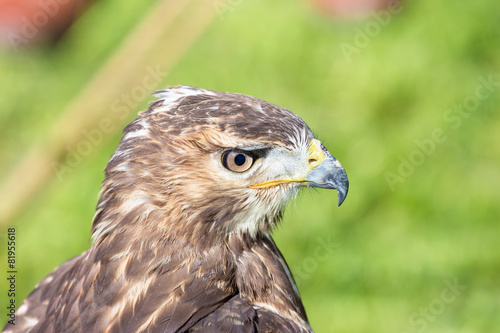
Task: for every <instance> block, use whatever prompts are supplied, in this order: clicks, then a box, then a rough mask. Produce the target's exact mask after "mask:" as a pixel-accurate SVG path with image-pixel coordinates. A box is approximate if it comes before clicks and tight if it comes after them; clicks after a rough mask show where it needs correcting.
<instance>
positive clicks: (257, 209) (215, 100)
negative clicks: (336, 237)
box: [93, 86, 348, 242]
mask: <svg viewBox="0 0 500 333" xmlns="http://www.w3.org/2000/svg"><path fill="white" fill-rule="evenodd" d="M156 96H158V97H159V100H157V101H156V102H153V103H152V104H151V105H150V107H149V109H148V110H147V111H145V112H143V113H141V114H140V116H139V117H138V118H137V119H136V120H134V121H133V122H132V123H131V124H130V125H129V126H127V127H126V128H125V130H124V136H123V138H122V140H121V142H120V145H119V147H118V149H117V151H116V153H115V154H114V155H113V156H112V158H111V160H110V162H109V164H108V166H107V167H106V179H105V181H104V183H103V188H102V191H101V192H102V193H101V198H100V201H99V204H98V209H97V213H96V216H95V218H94V225H93V234H94V239H95V241H97V242H99V240H100V239H102V238H103V237H106V235H107V234H108V233H110V232H111V231H113V230H114V231H115V232H116V230H117V229H118V230H122V231H130V230H132V231H134V230H136V231H137V232H139V231H141V230H142V229H144V228H148V229H150V230H155V232H158V234H159V235H164V237H167V238H171V237H175V238H176V239H185V240H190V239H191V240H193V239H196V240H197V241H198V242H199V241H200V239H201V240H206V241H210V242H212V241H214V237H215V238H217V239H221V238H226V237H228V235H233V234H238V235H248V236H250V237H255V236H256V235H257V234H259V233H263V234H267V233H268V232H269V231H270V229H271V228H272V227H273V226H275V225H276V223H277V222H278V221H279V219H280V218H281V216H282V212H283V210H284V208H285V205H286V203H287V202H289V201H290V200H291V199H292V198H294V197H295V196H296V194H297V193H298V191H299V190H300V189H301V188H303V187H308V186H310V187H321V188H330V189H336V190H337V191H338V198H339V201H338V203H339V205H340V204H341V203H342V202H343V201H344V199H345V197H346V195H347V190H348V180H347V175H346V173H345V171H344V169H343V168H342V166H341V165H340V163H339V162H338V161H337V160H336V159H335V158H334V157H333V156H332V155H331V154H330V153H329V152H328V150H327V149H326V148H325V147H324V146H323V144H322V143H321V142H320V141H318V140H317V139H315V138H314V136H313V134H312V132H311V130H310V129H309V127H308V126H307V125H306V124H305V123H304V121H303V120H302V119H301V118H299V117H298V116H296V115H295V114H293V113H292V112H290V111H288V110H286V109H284V108H281V107H279V106H276V105H273V104H270V103H268V102H265V101H263V100H260V99H257V98H253V97H250V96H245V95H240V94H233V93H221V92H216V91H211V90H206V89H199V88H194V87H188V86H180V87H175V88H169V89H166V90H161V91H157V92H156ZM152 215H155V219H151V218H148V217H151V216H152ZM151 220H154V221H158V223H157V224H156V225H147V223H148V222H147V221H151ZM145 224H146V225H145Z"/></svg>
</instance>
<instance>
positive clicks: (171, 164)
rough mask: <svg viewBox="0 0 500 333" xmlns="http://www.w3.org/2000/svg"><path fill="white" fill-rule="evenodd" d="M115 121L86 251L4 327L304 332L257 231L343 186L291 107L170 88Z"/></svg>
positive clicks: (303, 320) (291, 294)
mask: <svg viewBox="0 0 500 333" xmlns="http://www.w3.org/2000/svg"><path fill="white" fill-rule="evenodd" d="M156 95H157V96H158V97H159V100H157V101H155V102H153V103H151V105H150V107H149V109H148V110H147V111H144V112H143V113H141V114H140V115H139V117H138V118H137V119H136V120H134V121H133V122H132V123H131V124H129V125H128V126H127V127H126V128H125V130H124V135H123V138H122V140H121V142H120V144H119V146H118V148H117V150H116V152H115V153H114V154H113V156H112V157H111V159H110V161H109V163H108V165H107V167H106V169H105V172H106V177H105V180H104V182H103V185H102V189H101V192H100V199H99V202H98V205H97V211H96V213H95V216H94V220H93V226H92V238H93V242H92V245H91V247H90V249H89V250H87V251H86V252H84V253H82V254H81V255H79V256H77V257H75V258H73V259H71V260H69V261H67V262H65V263H63V264H62V265H61V266H59V267H58V268H56V269H55V270H54V271H53V272H52V273H51V274H50V275H48V276H47V277H45V278H44V279H43V280H42V281H41V282H40V283H39V284H38V285H37V286H36V287H35V290H34V291H33V292H32V293H31V294H30V295H29V296H28V297H27V298H26V300H25V301H24V302H23V303H22V305H21V306H20V307H19V309H18V310H17V323H16V325H15V326H12V325H9V324H8V323H7V324H6V326H5V327H4V330H5V332H312V329H311V327H310V325H309V323H308V320H307V316H306V312H305V310H304V307H303V305H302V302H301V299H300V296H299V293H298V290H297V288H296V286H295V282H294V280H293V277H292V275H291V273H290V270H289V269H288V266H287V264H286V262H285V259H284V258H283V256H282V255H281V253H280V251H279V250H278V248H277V247H276V244H275V243H274V241H273V239H272V237H271V234H270V232H271V229H272V228H273V227H274V226H275V225H276V224H277V223H278V222H279V221H280V219H281V217H282V214H283V210H284V208H285V206H286V203H287V202H288V201H290V200H291V199H292V198H294V197H295V196H296V194H297V193H298V192H299V190H300V189H301V188H303V187H307V186H311V187H320V188H334V189H336V190H337V191H338V197H339V205H340V204H341V203H342V202H343V200H344V198H345V196H346V194H347V189H348V180H347V176H346V173H345V171H344V169H343V168H342V166H341V165H340V163H339V162H338V161H337V160H336V159H335V158H334V157H333V156H332V155H331V154H330V153H329V152H328V151H327V149H326V148H325V147H324V146H323V145H322V144H321V142H320V141H318V140H317V139H315V138H314V136H313V134H312V132H311V130H310V129H309V127H308V126H307V125H306V124H305V123H304V121H303V120H302V119H301V118H299V117H298V116H296V115H295V114H293V113H292V112H290V111H288V110H286V109H283V108H281V107H278V106H276V105H273V104H270V103H268V102H265V101H263V100H259V99H257V98H253V97H250V96H245V95H240V94H233V93H222V92H216V91H211V90H206V89H199V88H194V87H187V86H179V87H175V88H169V89H166V90H162V91H157V92H156Z"/></svg>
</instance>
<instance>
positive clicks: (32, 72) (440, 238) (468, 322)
mask: <svg viewBox="0 0 500 333" xmlns="http://www.w3.org/2000/svg"><path fill="white" fill-rule="evenodd" d="M152 3H153V2H152V1H148V2H130V3H123V2H118V1H116V0H108V1H105V2H97V3H96V4H95V5H94V6H93V7H92V8H91V10H90V11H88V12H87V13H86V14H85V16H83V17H82V19H80V21H79V22H77V24H76V25H75V26H74V27H73V29H72V31H71V32H70V33H69V34H68V35H66V36H65V39H64V40H63V41H62V42H61V43H60V44H59V45H57V46H56V47H55V48H53V49H40V50H31V51H29V52H25V53H18V54H11V53H9V52H4V53H2V54H0V72H1V73H2V76H1V80H0V89H1V90H2V93H1V94H0V105H2V108H1V110H0V129H1V130H0V159H1V161H0V162H1V163H0V172H1V174H2V175H6V174H7V173H8V171H9V170H10V168H11V167H12V166H13V165H14V162H15V161H17V160H19V159H20V158H21V156H22V154H23V152H24V151H26V150H27V149H28V147H29V146H30V144H31V143H32V142H33V141H35V140H38V139H40V138H41V137H43V136H44V134H45V133H47V131H48V130H49V129H50V127H51V124H52V123H54V121H55V119H57V117H58V116H59V115H60V112H61V110H62V109H63V108H64V106H65V105H66V104H67V103H69V101H70V100H71V99H72V97H73V96H74V95H76V93H77V92H78V91H79V89H81V88H82V87H83V86H84V85H85V83H86V82H87V81H88V80H89V78H90V76H91V74H92V73H94V72H95V70H97V68H99V65H100V64H102V63H103V62H104V61H105V60H106V58H107V57H108V56H109V55H110V54H111V53H112V51H113V50H114V48H116V47H117V45H118V44H119V42H120V41H121V40H123V39H124V38H125V36H126V35H127V33H128V32H129V31H130V29H131V27H133V26H134V25H135V24H136V23H137V22H138V21H139V20H140V18H141V17H142V16H143V15H144V14H145V12H146V11H147V9H148V8H149V7H150V6H151V4H152ZM235 3H236V2H235ZM214 10H215V9H214ZM116 13H119V15H117V14H116ZM499 13H500V3H497V2H494V1H492V0H488V1H487V0H483V1H478V2H461V3H457V2H453V1H451V0H447V1H442V2H424V1H408V2H406V3H404V9H403V11H402V12H401V13H400V14H398V15H395V16H393V17H391V22H390V24H389V25H388V26H387V27H384V28H382V29H381V30H380V33H379V34H378V35H376V36H374V37H372V38H370V44H369V45H368V46H367V47H364V48H360V52H359V53H358V54H353V56H352V59H351V61H350V62H348V61H347V60H346V58H345V57H344V54H343V53H342V51H341V49H340V48H339V45H340V44H341V43H349V44H352V45H354V40H355V38H356V34H357V32H358V31H359V30H358V29H361V30H363V29H364V28H365V27H366V24H367V22H370V20H367V21H361V22H355V23H345V22H344V23H341V22H335V21H333V20H330V19H328V18H326V17H323V16H321V15H318V14H316V13H315V12H314V11H313V10H312V9H311V8H310V7H309V6H308V5H307V4H305V3H302V2H298V1H293V2H290V1H284V0H279V1H273V2H269V1H268V2H266V1H264V0H258V1H242V2H241V3H238V4H237V5H235V6H234V7H229V8H228V10H227V11H226V12H225V14H224V15H222V16H220V17H219V18H218V19H216V20H215V22H214V24H213V25H212V26H211V27H210V28H209V29H208V31H207V32H206V33H205V35H203V36H202V38H201V39H200V40H199V41H198V42H197V43H196V44H195V45H194V47H193V48H192V49H191V50H190V51H189V52H188V53H187V54H186V55H185V57H184V58H183V59H182V60H181V61H180V62H179V63H178V65H177V66H176V67H175V69H174V70H172V71H171V72H170V73H169V75H168V77H167V78H166V79H165V82H163V83H162V85H163V86H165V85H175V84H188V85H194V86H200V87H204V88H210V89H215V90H223V91H233V92H240V93H245V94H249V95H253V96H256V97H259V98H262V99H265V100H268V101H270V102H273V103H275V104H278V105H281V106H284V107H287V108H289V109H291V110H292V111H294V112H295V113H297V114H298V115H300V116H301V117H302V118H303V119H304V120H305V121H306V122H307V123H308V124H309V125H310V127H311V128H312V129H313V130H314V131H315V133H317V135H318V136H319V138H320V139H321V140H322V141H323V142H324V143H325V145H326V146H327V147H328V148H329V150H330V151H331V152H332V153H333V154H334V155H335V156H336V157H337V158H338V159H339V160H340V161H341V162H342V164H343V165H344V167H345V168H346V170H347V173H348V176H349V179H350V191H349V195H348V197H347V200H346V202H345V203H344V204H343V205H342V207H340V208H337V207H336V205H335V203H336V193H335V192H334V191H317V193H315V192H312V193H310V192H308V191H304V193H303V194H302V195H301V196H300V198H299V199H298V200H297V201H296V202H295V203H293V204H291V207H290V209H289V210H288V212H287V213H286V216H285V220H284V223H283V225H282V226H280V227H279V228H278V230H277V231H276V232H275V236H276V240H277V242H278V245H279V246H280V248H281V250H282V252H283V253H284V255H285V257H286V259H287V261H288V263H289V264H290V266H291V268H292V271H295V272H302V276H303V278H301V279H300V281H299V288H300V291H301V294H302V297H303V301H304V304H305V307H306V309H307V311H308V315H309V319H310V321H311V324H312V327H313V328H314V329H315V330H316V331H317V332H405V331H407V332H416V331H424V330H426V331H428V332H490V331H492V330H493V328H494V327H500V316H498V314H499V313H500V311H499V310H500V286H499V282H498V281H500V249H499V247H498V246H497V243H498V237H499V235H500V226H499V223H498V220H499V217H500V205H499V204H498V203H499V202H500V193H499V191H498V188H499V187H500V171H499V168H500V131H499V128H500V115H499V113H498V105H499V102H500V94H499V91H498V87H497V88H496V90H495V91H494V92H493V93H492V94H491V95H490V96H489V97H488V98H487V99H484V100H481V101H480V103H479V105H478V107H477V108H475V109H474V110H473V111H471V112H470V115H469V116H468V117H467V118H465V117H464V118H462V123H461V125H460V126H459V127H458V128H457V129H454V128H453V127H452V126H451V125H452V124H451V123H450V122H446V121H445V119H443V115H444V113H445V112H446V110H448V109H450V108H453V107H454V105H455V104H461V103H463V102H464V100H465V99H466V98H467V97H469V96H472V95H473V94H474V92H475V89H476V87H477V86H478V84H479V78H480V77H483V78H488V77H489V76H490V75H494V77H495V78H496V80H497V81H500V71H499V68H500V43H499V42H500V30H498V22H499V18H500V14H499ZM111 18H112V19H111ZM154 65H156V64H152V66H154ZM160 65H161V64H160ZM146 105H147V104H146V103H141V105H139V106H138V107H137V110H136V111H139V110H142V109H144V108H145V107H146ZM135 113H136V112H135V111H134V112H133V114H135ZM104 116H105V115H103V117H104ZM132 118H133V115H132V116H131V117H130V120H132ZM436 128H442V129H443V131H444V133H445V134H446V138H447V139H446V140H445V141H444V142H443V143H440V144H437V145H436V148H435V151H434V152H433V153H432V154H430V155H429V156H426V157H425V160H424V161H423V163H422V164H421V165H420V166H417V167H416V168H415V170H414V171H413V172H412V173H411V174H410V175H409V176H408V177H406V178H405V181H404V182H402V183H397V184H395V190H394V191H392V190H391V188H390V186H389V184H388V182H387V181H386V178H385V173H386V172H387V171H388V172H392V173H395V174H397V173H398V167H399V164H400V157H401V158H403V159H408V157H409V156H410V154H411V153H412V152H414V151H415V150H416V149H417V146H416V144H415V140H425V139H428V138H430V137H431V133H432V131H433V130H434V129H436ZM119 138H120V133H119V132H116V133H115V134H114V135H113V138H112V139H111V140H110V141H108V142H106V143H104V144H102V145H100V146H99V147H98V149H94V151H93V152H92V154H91V155H89V156H88V157H87V158H86V159H85V160H84V162H83V163H82V164H81V165H80V166H78V167H77V168H75V170H74V171H73V172H72V173H71V174H68V175H66V176H65V178H64V180H63V181H62V182H60V181H58V180H57V179H56V178H54V179H53V180H52V181H51V182H50V183H49V184H48V186H47V187H46V188H44V190H43V191H42V192H41V193H40V194H39V195H38V196H37V197H36V198H35V199H34V200H33V202H31V203H30V204H29V206H27V207H26V209H25V210H24V211H23V212H22V213H21V214H20V215H19V216H18V217H17V218H16V219H15V220H13V221H12V222H11V223H10V225H12V226H16V228H17V239H18V249H17V254H18V265H19V274H18V291H19V293H18V298H17V299H18V302H19V303H20V302H21V300H22V299H23V298H24V297H25V296H26V295H27V294H28V293H29V292H30V291H31V290H32V289H33V286H34V285H35V284H36V283H37V282H38V281H39V280H40V279H41V278H42V277H43V276H45V275H46V274H48V273H49V272H50V271H51V270H52V269H53V268H54V267H56V266H57V265H59V264H60V263H62V262H63V261H65V260H67V259H68V258H70V257H72V256H74V255H77V254H79V253H80V252H82V251H84V250H85V249H87V248H88V246H89V243H88V240H89V237H90V233H89V230H90V223H91V219H92V216H93V213H94V208H95V204H96V198H97V193H98V191H99V186H100V182H101V181H102V179H103V173H102V169H103V168H104V166H105V164H106V162H107V160H108V158H109V156H110V155H111V154H112V153H113V151H114V148H115V146H116V144H117V142H118V140H119ZM33 167H34V168H36V165H34V166H33ZM0 232H4V230H2V231H0ZM318 239H320V240H326V239H328V240H329V241H330V242H332V243H334V244H335V247H334V250H333V252H332V253H331V254H330V255H328V256H327V257H326V258H324V257H321V258H319V257H318V256H317V251H316V249H317V248H318V246H320V244H321V241H319V240H318ZM1 241H2V247H1V250H0V262H2V264H1V265H2V266H1V267H4V266H3V265H4V264H3V263H5V262H6V255H5V246H4V245H3V244H4V238H2V239H1ZM314 263H315V265H314ZM308 268H309V269H308ZM310 268H314V269H310ZM304 270H305V271H307V274H304V273H303V272H304ZM296 275H297V274H296ZM455 279H457V280H458V281H459V283H460V284H461V285H464V286H466V287H467V288H466V289H465V290H464V291H463V292H462V294H460V295H459V296H458V297H457V298H456V300H455V301H453V302H451V303H450V304H446V306H445V308H444V310H443V311H442V312H439V314H437V315H435V316H433V319H432V320H427V321H426V327H425V329H424V328H423V325H420V326H419V325H416V324H415V322H414V321H413V322H412V321H411V318H412V316H413V318H414V319H415V318H418V319H421V318H424V317H422V315H418V314H419V311H420V309H421V308H424V309H425V308H429V307H430V306H431V305H432V304H435V300H436V299H440V297H441V293H442V291H443V290H444V289H445V288H446V285H445V284H444V282H443V281H451V282H452V281H454V280H455ZM5 288H6V280H5V279H0V290H2V299H1V300H2V302H1V304H5V302H4V301H3V300H4V296H5V293H4V292H3V290H5ZM433 302H434V303H433ZM415 313H417V317H415V316H414V314H415ZM4 322H5V319H4V317H3V316H2V321H1V323H4Z"/></svg>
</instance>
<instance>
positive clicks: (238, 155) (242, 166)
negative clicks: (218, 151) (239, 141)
mask: <svg viewBox="0 0 500 333" xmlns="http://www.w3.org/2000/svg"><path fill="white" fill-rule="evenodd" d="M255 159H256V158H255V155H254V154H253V153H251V152H248V151H242V150H228V151H225V152H224V153H223V154H222V165H223V166H224V168H226V169H228V170H231V171H233V172H245V171H247V170H248V169H250V168H251V167H252V165H253V162H254V161H255Z"/></svg>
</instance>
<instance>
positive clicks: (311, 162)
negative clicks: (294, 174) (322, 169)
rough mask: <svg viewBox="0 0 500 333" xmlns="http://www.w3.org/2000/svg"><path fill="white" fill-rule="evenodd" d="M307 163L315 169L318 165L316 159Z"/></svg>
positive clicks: (311, 159)
mask: <svg viewBox="0 0 500 333" xmlns="http://www.w3.org/2000/svg"><path fill="white" fill-rule="evenodd" d="M307 162H309V165H310V166H312V167H315V166H317V165H318V160H317V159H316V158H310V159H308V160H307Z"/></svg>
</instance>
